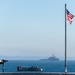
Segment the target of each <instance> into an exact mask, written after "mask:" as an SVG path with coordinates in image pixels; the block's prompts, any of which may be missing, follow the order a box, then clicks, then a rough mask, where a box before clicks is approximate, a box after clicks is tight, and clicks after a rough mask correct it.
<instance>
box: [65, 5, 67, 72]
mask: <svg viewBox="0 0 75 75" xmlns="http://www.w3.org/2000/svg"><path fill="white" fill-rule="evenodd" d="M65 72H67V23H66V4H65Z"/></svg>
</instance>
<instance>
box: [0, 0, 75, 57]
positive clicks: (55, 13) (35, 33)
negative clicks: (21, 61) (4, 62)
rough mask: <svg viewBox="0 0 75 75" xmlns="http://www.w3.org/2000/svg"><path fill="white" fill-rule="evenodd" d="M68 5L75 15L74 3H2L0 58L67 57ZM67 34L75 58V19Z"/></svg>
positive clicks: (73, 0)
mask: <svg viewBox="0 0 75 75" xmlns="http://www.w3.org/2000/svg"><path fill="white" fill-rule="evenodd" d="M65 3H66V4H67V9H68V10H69V11H70V12H71V13H72V14H74V15H75V0H0V55H5V56H51V55H52V54H55V55H56V56H59V57H64V30H65V29H64V27H65V25H64V24H65V23H64V22H65V6H64V5H65ZM67 32H68V34H67V43H68V44H67V47H68V49H67V54H68V57H75V18H73V23H72V25H70V24H69V22H68V21H67Z"/></svg>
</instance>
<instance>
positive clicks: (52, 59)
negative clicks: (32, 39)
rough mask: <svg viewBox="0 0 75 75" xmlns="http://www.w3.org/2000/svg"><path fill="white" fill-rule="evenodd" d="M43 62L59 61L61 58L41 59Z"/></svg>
mask: <svg viewBox="0 0 75 75" xmlns="http://www.w3.org/2000/svg"><path fill="white" fill-rule="evenodd" d="M40 60H43V61H59V58H57V57H56V56H54V55H52V56H51V57H49V58H47V59H40Z"/></svg>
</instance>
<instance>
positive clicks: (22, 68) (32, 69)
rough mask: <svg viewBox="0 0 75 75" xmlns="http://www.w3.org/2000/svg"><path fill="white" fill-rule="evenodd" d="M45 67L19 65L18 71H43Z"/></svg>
mask: <svg viewBox="0 0 75 75" xmlns="http://www.w3.org/2000/svg"><path fill="white" fill-rule="evenodd" d="M42 70H43V69H42V68H40V67H36V66H32V67H21V66H18V67H17V71H42Z"/></svg>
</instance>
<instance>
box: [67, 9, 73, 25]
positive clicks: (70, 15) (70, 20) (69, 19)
mask: <svg viewBox="0 0 75 75" xmlns="http://www.w3.org/2000/svg"><path fill="white" fill-rule="evenodd" d="M73 17H74V15H72V14H71V13H70V12H69V11H68V10H67V17H66V18H67V20H68V21H69V22H70V24H71V23H72V18H73Z"/></svg>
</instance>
